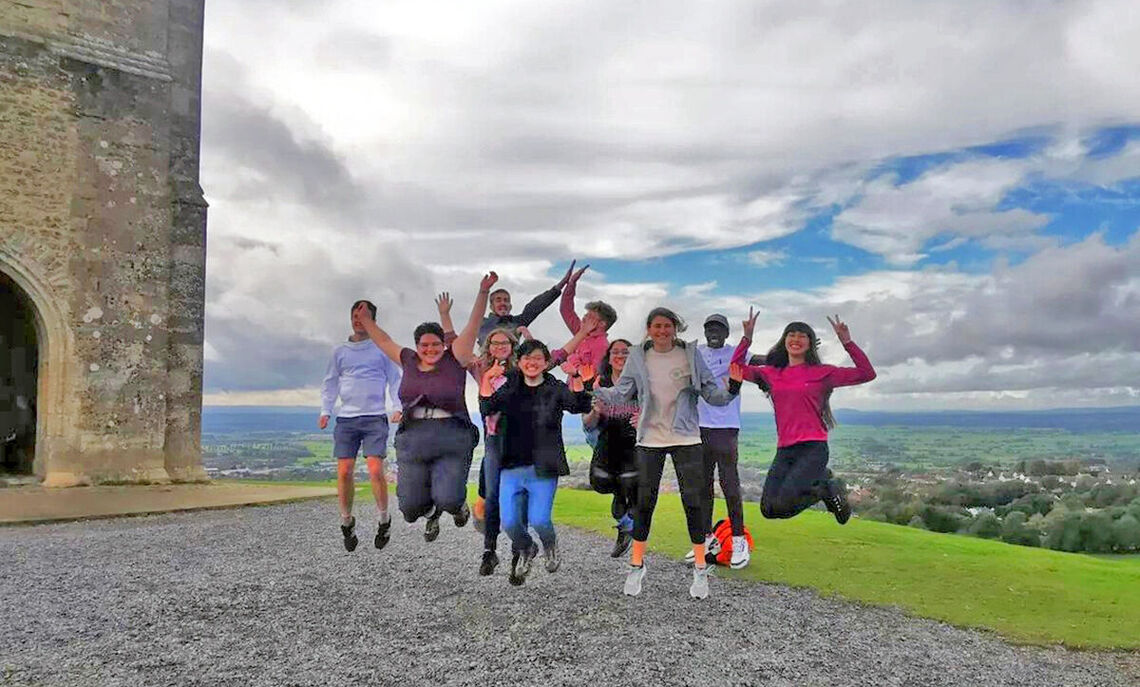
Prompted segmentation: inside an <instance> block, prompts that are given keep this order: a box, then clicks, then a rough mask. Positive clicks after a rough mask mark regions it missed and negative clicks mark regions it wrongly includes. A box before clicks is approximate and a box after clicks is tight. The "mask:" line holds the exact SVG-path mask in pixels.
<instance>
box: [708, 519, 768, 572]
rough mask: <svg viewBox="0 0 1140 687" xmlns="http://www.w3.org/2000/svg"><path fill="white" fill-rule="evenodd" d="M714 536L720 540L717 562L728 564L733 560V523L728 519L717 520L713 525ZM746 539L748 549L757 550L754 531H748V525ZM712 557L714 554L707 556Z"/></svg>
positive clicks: (745, 531) (745, 529) (745, 532)
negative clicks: (753, 535)
mask: <svg viewBox="0 0 1140 687" xmlns="http://www.w3.org/2000/svg"><path fill="white" fill-rule="evenodd" d="M713 536H714V537H716V538H717V540H718V541H720V553H718V554H717V555H716V558H715V561H710V562H715V563H716V564H717V565H724V566H727V565H728V564H729V562H730V561H732V523H730V522H729V521H728V520H717V522H716V524H715V525H713ZM744 539H745V541H747V542H748V550H749V551H755V550H756V545H755V544H753V542H752V533H751V532H749V531H748V527H747V526H745V528H744ZM706 558H709V559H711V558H712V556H706Z"/></svg>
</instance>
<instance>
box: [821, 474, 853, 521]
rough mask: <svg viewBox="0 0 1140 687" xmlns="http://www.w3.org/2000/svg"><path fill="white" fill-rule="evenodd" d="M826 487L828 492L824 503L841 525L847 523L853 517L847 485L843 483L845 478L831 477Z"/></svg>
mask: <svg viewBox="0 0 1140 687" xmlns="http://www.w3.org/2000/svg"><path fill="white" fill-rule="evenodd" d="M824 489H825V491H826V494H825V495H824V497H823V504H824V505H825V506H827V510H829V511H831V514H832V515H834V516H835V521H836V522H838V523H839V524H840V525H843V524H846V523H847V521H848V520H850V519H851V505H850V504H849V503H847V486H846V485H845V484H843V480H840V479H829V480H827V484H826V485H825V487H824Z"/></svg>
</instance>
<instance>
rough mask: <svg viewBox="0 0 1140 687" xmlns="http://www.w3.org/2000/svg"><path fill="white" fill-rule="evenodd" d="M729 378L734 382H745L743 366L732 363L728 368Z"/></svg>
mask: <svg viewBox="0 0 1140 687" xmlns="http://www.w3.org/2000/svg"><path fill="white" fill-rule="evenodd" d="M728 378H729V379H731V380H733V381H736V382H743V381H744V366H743V365H741V364H740V363H732V364H731V365H729V366H728Z"/></svg>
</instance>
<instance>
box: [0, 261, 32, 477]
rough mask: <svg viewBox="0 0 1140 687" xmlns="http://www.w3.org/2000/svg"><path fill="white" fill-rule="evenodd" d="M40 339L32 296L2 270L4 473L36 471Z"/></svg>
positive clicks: (0, 444) (0, 433) (0, 466)
mask: <svg viewBox="0 0 1140 687" xmlns="http://www.w3.org/2000/svg"><path fill="white" fill-rule="evenodd" d="M38 338H39V337H38V336H37V333H36V314H35V307H34V306H33V305H32V301H31V299H30V298H28V295H27V294H26V293H25V292H24V290H23V289H21V288H20V287H19V286H18V285H17V284H16V283H15V282H14V281H12V280H11V279H10V278H9V277H8V276H7V275H5V274H4V273H3V272H0V473H6V474H9V475H30V474H32V470H33V466H34V462H35V455H36V389H37V380H36V376H37V372H38V370H39V341H38Z"/></svg>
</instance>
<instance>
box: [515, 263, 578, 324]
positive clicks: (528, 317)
mask: <svg viewBox="0 0 1140 687" xmlns="http://www.w3.org/2000/svg"><path fill="white" fill-rule="evenodd" d="M570 267H571V269H573V267H574V265H573V264H571V265H570ZM573 276H574V275H573V274H572V272H571V270H566V274H565V275H563V277H562V278H561V279H559V280H558V283H557V284H555V285H554V286H552V287H551V288H549V289H547V290H546V291H543V292H542V293H540V294H538V295H537V296H535V297H534V298H532V299H530V302H529V303H527V304H526V307H524V308H523V309H522V312H521V313H519V316H518V317H516V318H515V322H517V323H519V324H521V325H522V326H524V327H527V326H529V325H530V323H531V322H534V321H535V319H536V318H538V316H539V315H541V314H542V311H543V310H546V309H547V308H549V307H550V306H551V304H552V303H554V301H556V300H558V294H560V293H562V288H563V287H564V286H566V284H567V283H568V282H569V281H570V278H571V277H573Z"/></svg>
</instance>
